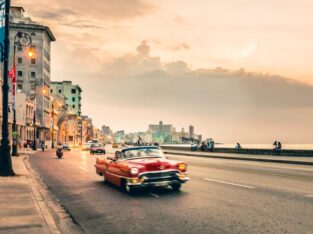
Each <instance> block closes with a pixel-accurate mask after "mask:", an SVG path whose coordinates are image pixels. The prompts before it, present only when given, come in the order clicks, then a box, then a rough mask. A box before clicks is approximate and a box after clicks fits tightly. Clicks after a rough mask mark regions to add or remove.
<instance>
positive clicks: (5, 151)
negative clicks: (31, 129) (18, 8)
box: [0, 0, 15, 176]
mask: <svg viewBox="0 0 313 234" xmlns="http://www.w3.org/2000/svg"><path fill="white" fill-rule="evenodd" d="M2 3H5V26H4V48H3V50H4V58H3V85H2V139H1V151H0V152H1V154H0V176H14V175H15V173H14V171H13V168H12V161H11V156H10V145H9V113H8V107H9V84H8V83H9V81H8V77H9V74H8V67H9V53H10V52H9V48H10V32H9V23H10V22H9V20H10V7H11V1H10V0H5V1H3V2H2Z"/></svg>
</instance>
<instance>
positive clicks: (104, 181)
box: [103, 173, 107, 184]
mask: <svg viewBox="0 0 313 234" xmlns="http://www.w3.org/2000/svg"><path fill="white" fill-rule="evenodd" d="M103 183H104V184H106V183H107V179H106V178H105V174H104V173H103Z"/></svg>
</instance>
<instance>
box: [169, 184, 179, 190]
mask: <svg viewBox="0 0 313 234" xmlns="http://www.w3.org/2000/svg"><path fill="white" fill-rule="evenodd" d="M171 187H172V189H173V190H174V191H179V190H180V188H181V184H173V185H171Z"/></svg>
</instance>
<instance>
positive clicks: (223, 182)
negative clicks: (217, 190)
mask: <svg viewBox="0 0 313 234" xmlns="http://www.w3.org/2000/svg"><path fill="white" fill-rule="evenodd" d="M203 179H204V180H206V181H213V182H216V183H221V184H228V185H234V186H238V187H243V188H248V189H255V187H252V186H248V185H243V184H235V183H231V182H226V181H221V180H213V179H208V178H203Z"/></svg>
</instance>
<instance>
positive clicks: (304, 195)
mask: <svg viewBox="0 0 313 234" xmlns="http://www.w3.org/2000/svg"><path fill="white" fill-rule="evenodd" d="M304 196H305V197H313V195H304Z"/></svg>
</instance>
